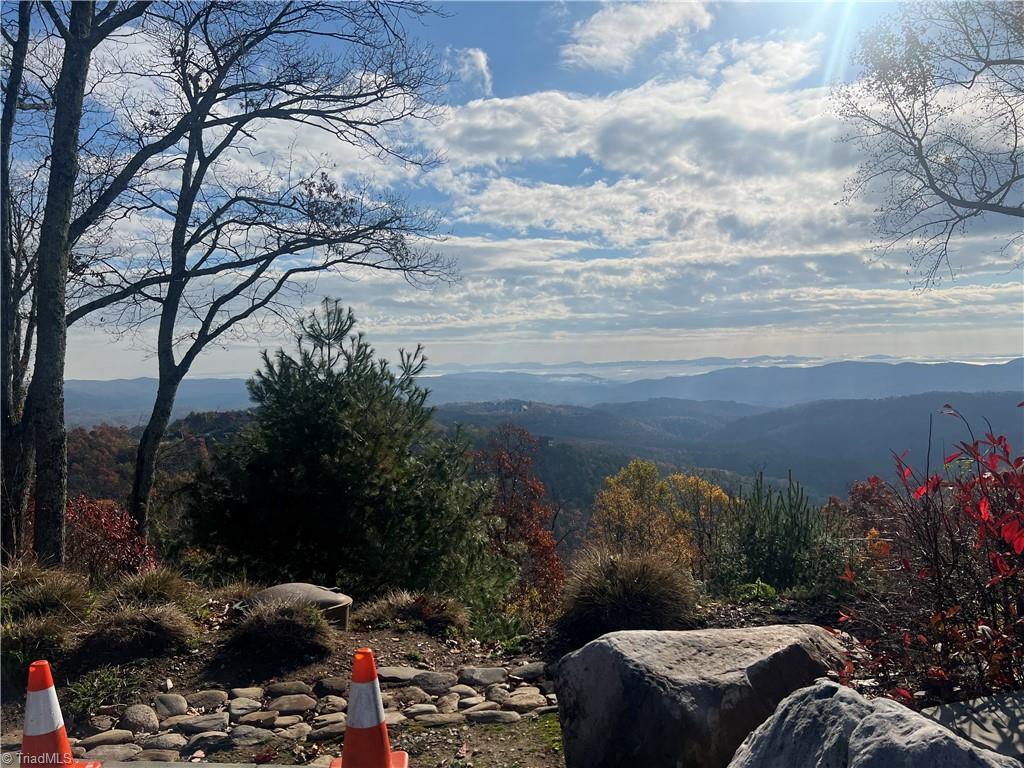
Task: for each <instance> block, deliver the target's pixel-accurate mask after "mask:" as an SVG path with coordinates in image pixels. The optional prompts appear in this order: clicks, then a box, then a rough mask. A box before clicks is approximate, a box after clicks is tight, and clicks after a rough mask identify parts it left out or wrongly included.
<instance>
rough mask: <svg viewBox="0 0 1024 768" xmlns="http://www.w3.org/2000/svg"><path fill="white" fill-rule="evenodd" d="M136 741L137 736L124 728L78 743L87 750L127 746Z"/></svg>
mask: <svg viewBox="0 0 1024 768" xmlns="http://www.w3.org/2000/svg"><path fill="white" fill-rule="evenodd" d="M134 740H135V734H134V733H132V732H131V731H129V730H127V729H124V728H115V729H114V730H112V731H103V732H102V733H97V734H95V735H94V736H89V737H87V738H84V739H82V740H81V741H80V742H78V746H80V747H82V748H83V749H85V750H90V749H92V748H93V747H106V746H110V745H112V744H127V743H128V742H130V741H134Z"/></svg>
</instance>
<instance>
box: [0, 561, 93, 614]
mask: <svg viewBox="0 0 1024 768" xmlns="http://www.w3.org/2000/svg"><path fill="white" fill-rule="evenodd" d="M0 578H2V583H3V586H2V606H3V608H2V610H3V616H4V618H5V619H6V620H11V619H22V618H25V617H28V616H60V617H62V618H63V619H64V621H65V623H66V622H67V621H74V622H75V623H78V622H80V621H82V619H83V618H84V617H85V616H86V614H88V612H89V610H90V609H91V608H92V596H91V595H90V594H89V589H88V583H87V582H86V581H85V580H84V579H82V577H81V576H80V575H79V574H74V573H70V572H69V571H65V570H62V569H60V568H41V567H39V566H37V565H34V564H19V565H17V566H12V567H7V568H4V569H3V572H2V575H0Z"/></svg>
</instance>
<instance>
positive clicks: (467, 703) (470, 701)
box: [459, 696, 498, 709]
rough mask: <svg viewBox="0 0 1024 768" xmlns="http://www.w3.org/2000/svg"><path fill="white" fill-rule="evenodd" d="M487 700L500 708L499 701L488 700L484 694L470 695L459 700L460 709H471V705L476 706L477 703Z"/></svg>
mask: <svg viewBox="0 0 1024 768" xmlns="http://www.w3.org/2000/svg"><path fill="white" fill-rule="evenodd" d="M485 702H486V703H489V704H494V707H495V709H497V708H498V705H497V703H495V702H493V701H491V702H488V701H487V699H485V698H484V697H483V696H470V697H468V698H465V699H463V700H462V701H460V702H459V709H469V708H470V707H475V706H476V705H477V704H484V703H485Z"/></svg>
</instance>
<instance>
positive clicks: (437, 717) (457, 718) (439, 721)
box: [413, 712, 466, 728]
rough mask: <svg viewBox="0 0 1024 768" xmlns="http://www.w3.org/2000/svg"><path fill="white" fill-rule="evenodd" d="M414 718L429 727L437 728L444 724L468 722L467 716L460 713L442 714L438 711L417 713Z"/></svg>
mask: <svg viewBox="0 0 1024 768" xmlns="http://www.w3.org/2000/svg"><path fill="white" fill-rule="evenodd" d="M413 719H414V720H415V722H417V723H420V724H421V725H425V726H427V727H428V728H437V727H440V726H442V725H461V724H462V723H464V722H466V718H465V717H463V716H462V714H459V713H452V714H449V715H442V714H441V713H440V712H438V713H437V714H427V715H417V716H416V717H415V718H413Z"/></svg>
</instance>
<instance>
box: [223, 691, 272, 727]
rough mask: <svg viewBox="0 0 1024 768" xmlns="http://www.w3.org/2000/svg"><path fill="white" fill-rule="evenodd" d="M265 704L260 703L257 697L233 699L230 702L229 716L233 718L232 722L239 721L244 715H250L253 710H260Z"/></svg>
mask: <svg viewBox="0 0 1024 768" xmlns="http://www.w3.org/2000/svg"><path fill="white" fill-rule="evenodd" d="M262 706H263V705H262V704H260V703H259V702H258V701H256V699H246V698H241V697H240V698H237V699H231V701H229V702H228V716H229V717H230V718H231V722H233V723H237V722H239V721H240V720H241V719H242V715H249V714H252V713H253V712H259V711H260V708H261V707H262Z"/></svg>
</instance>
